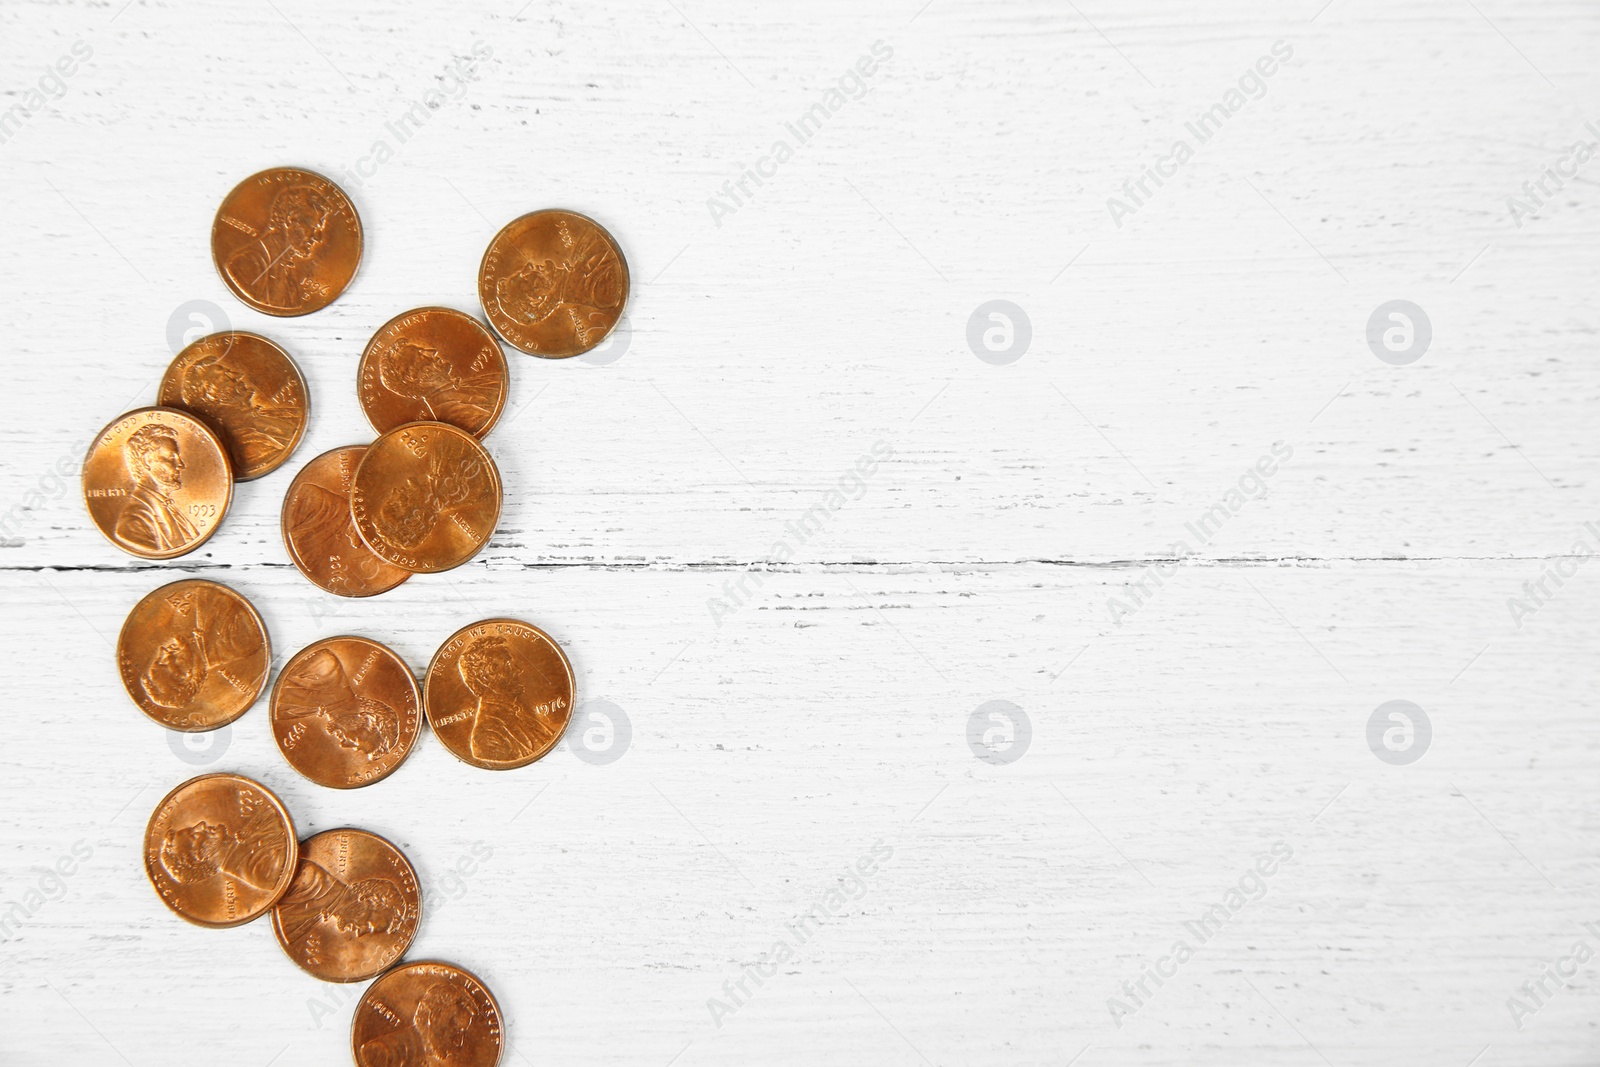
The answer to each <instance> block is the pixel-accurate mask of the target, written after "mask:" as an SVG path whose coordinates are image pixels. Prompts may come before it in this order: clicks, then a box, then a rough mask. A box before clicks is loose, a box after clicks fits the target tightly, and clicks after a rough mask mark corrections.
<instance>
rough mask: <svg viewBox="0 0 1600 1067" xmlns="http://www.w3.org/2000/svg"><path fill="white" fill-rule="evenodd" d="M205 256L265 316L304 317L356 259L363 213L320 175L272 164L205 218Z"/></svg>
mask: <svg viewBox="0 0 1600 1067" xmlns="http://www.w3.org/2000/svg"><path fill="white" fill-rule="evenodd" d="M211 261H212V262H213V263H215V264H216V265H217V273H218V274H221V275H222V280H223V281H224V282H226V283H227V286H228V288H229V289H231V290H233V295H234V296H236V297H238V298H239V299H240V300H243V301H244V302H245V303H246V304H249V305H250V306H251V307H253V308H255V309H256V310H257V311H261V312H265V313H266V314H268V315H309V314H310V313H311V312H313V311H317V310H319V309H321V308H325V307H327V306H328V305H329V304H331V303H333V302H334V300H335V299H337V298H338V296H339V294H340V293H342V292H344V290H345V286H347V285H349V284H350V279H351V278H353V277H355V274H356V267H357V265H359V264H360V262H361V219H360V217H359V216H358V215H356V209H355V205H354V204H352V203H350V198H349V197H348V196H346V195H345V194H344V190H343V189H340V188H339V187H338V186H337V185H335V184H333V183H332V182H331V181H329V180H328V179H326V178H324V177H323V176H322V175H320V174H314V173H312V172H311V171H309V170H299V169H297V168H293V167H275V168H273V169H272V170H264V171H262V172H261V173H260V174H252V175H251V176H250V177H248V178H246V179H245V180H244V181H242V182H240V183H239V184H238V185H236V186H234V187H233V191H232V192H230V193H229V194H228V195H227V196H226V197H225V198H224V199H223V201H222V206H221V207H220V208H218V209H217V217H216V220H215V221H214V222H212V224H211Z"/></svg>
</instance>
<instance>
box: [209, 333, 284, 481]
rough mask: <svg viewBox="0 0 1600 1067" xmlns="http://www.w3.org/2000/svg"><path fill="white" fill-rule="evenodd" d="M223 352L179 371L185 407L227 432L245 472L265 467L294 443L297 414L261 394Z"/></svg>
mask: <svg viewBox="0 0 1600 1067" xmlns="http://www.w3.org/2000/svg"><path fill="white" fill-rule="evenodd" d="M226 355H227V353H226V351H225V350H224V351H223V352H219V353H217V354H215V355H210V356H203V357H201V358H200V359H198V360H196V361H195V362H194V363H193V364H191V365H190V366H189V368H188V369H187V370H186V371H184V372H183V385H182V387H181V389H180V395H181V396H182V398H183V404H184V406H185V407H187V408H190V409H191V410H194V411H198V412H199V413H200V414H202V415H206V416H209V417H210V418H211V420H212V421H213V422H217V423H223V424H225V425H227V426H228V427H229V431H230V432H229V436H230V438H231V441H232V444H233V445H234V446H235V447H236V448H237V449H238V450H239V458H241V459H243V460H244V467H245V469H246V470H248V469H250V468H252V467H256V466H258V465H259V464H262V463H264V462H266V461H267V460H269V459H271V458H272V457H274V456H276V455H277V454H278V453H280V452H282V451H283V449H284V448H285V447H286V446H287V445H288V444H289V442H290V441H292V440H294V437H295V434H297V433H298V432H299V430H300V422H301V415H300V412H299V410H298V409H296V408H295V407H293V406H292V405H285V404H279V403H277V402H275V401H274V400H272V399H271V398H270V397H268V396H265V395H263V393H262V391H261V390H260V389H258V388H257V387H256V384H255V383H254V382H252V381H251V380H250V378H249V376H248V375H247V374H246V373H245V372H244V371H243V370H241V369H240V368H238V367H235V366H232V365H230V364H229V363H227V362H226V361H225V357H226Z"/></svg>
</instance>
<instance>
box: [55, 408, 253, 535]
mask: <svg viewBox="0 0 1600 1067" xmlns="http://www.w3.org/2000/svg"><path fill="white" fill-rule="evenodd" d="M83 500H84V504H85V505H86V506H87V507H88V509H89V517H90V518H91V519H93V520H94V524H95V526H96V527H98V528H99V530H100V532H101V533H103V534H105V535H106V539H107V540H109V541H110V542H111V543H112V544H114V545H116V546H117V547H118V548H120V549H122V550H123V551H124V552H128V553H131V554H133V555H135V556H141V557H143V558H144V559H172V558H173V557H174V556H181V555H183V554H185V553H187V552H193V551H194V550H195V549H197V548H199V547H200V546H201V545H203V544H205V542H206V539H207V538H209V537H210V536H211V535H212V534H214V533H216V532H217V527H218V526H219V525H221V523H222V517H223V516H224V515H226V514H227V513H228V504H229V503H230V502H231V501H232V500H233V468H232V465H231V464H230V463H229V462H228V454H227V452H226V451H225V450H224V448H223V445H222V440H221V439H220V438H219V437H217V435H216V434H215V433H213V432H211V429H210V428H209V427H207V426H206V424H205V423H203V422H201V421H200V420H199V419H197V418H195V417H194V416H193V415H191V414H189V413H188V412H186V411H179V410H177V409H176V408H139V409H138V410H137V411H130V412H128V413H127V414H126V415H122V416H120V417H119V418H117V419H116V421H114V422H112V423H111V425H109V426H107V427H106V428H105V429H103V430H101V431H100V433H99V434H98V435H97V436H96V437H95V439H94V443H93V444H92V445H90V446H89V455H88V456H87V457H86V458H85V459H84V461H83Z"/></svg>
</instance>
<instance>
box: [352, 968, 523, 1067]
mask: <svg viewBox="0 0 1600 1067" xmlns="http://www.w3.org/2000/svg"><path fill="white" fill-rule="evenodd" d="M504 1042H505V1023H504V1022H503V1021H502V1019H501V1016H500V1005H499V1004H498V1003H497V1002H496V1001H495V999H494V994H492V993H490V992H489V989H488V987H487V986H485V985H484V984H483V983H482V982H481V981H479V980H478V976H477V975H475V974H473V973H472V972H471V971H467V970H463V969H462V968H460V967H457V966H456V965H455V964H453V963H443V962H440V961H439V960H426V961H424V962H420V963H403V964H401V965H400V966H398V967H395V968H394V969H393V970H390V971H387V972H385V973H384V974H382V975H381V976H379V978H378V980H377V981H375V982H373V983H372V985H370V986H368V987H367V991H366V993H364V994H363V995H362V997H361V1002H360V1003H359V1004H357V1005H356V1012H355V1017H354V1018H353V1019H352V1020H351V1021H350V1050H351V1052H353V1053H354V1054H355V1058H356V1064H357V1067H401V1065H410V1064H418V1065H421V1064H449V1065H450V1067H495V1065H496V1064H498V1063H499V1062H500V1049H501V1046H502V1045H503V1044H504Z"/></svg>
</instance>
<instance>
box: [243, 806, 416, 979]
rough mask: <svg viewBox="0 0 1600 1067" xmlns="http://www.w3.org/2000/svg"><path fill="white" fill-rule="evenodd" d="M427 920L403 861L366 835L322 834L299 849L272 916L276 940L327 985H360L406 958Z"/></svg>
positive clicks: (413, 879) (392, 849) (408, 866)
mask: <svg viewBox="0 0 1600 1067" xmlns="http://www.w3.org/2000/svg"><path fill="white" fill-rule="evenodd" d="M421 913H422V892H421V890H420V889H419V888H418V886H417V872H416V871H414V870H413V869H412V868H411V864H410V862H409V861H408V860H407V859H406V857H405V853H403V852H401V851H400V850H399V849H398V848H396V847H394V845H392V844H390V843H389V842H388V841H385V840H384V839H383V838H381V837H379V836H378V835H377V834H370V833H368V832H367V831H365V830H353V829H349V828H346V829H343V830H324V831H323V832H322V833H320V834H314V835H313V836H311V837H308V838H306V840H304V841H302V842H300V869H299V870H298V871H297V872H295V876H294V880H293V881H291V882H290V883H289V891H288V892H287V893H285V894H284V895H283V899H282V900H279V901H278V905H277V907H275V908H273V909H272V932H273V933H275V934H277V935H278V944H279V945H281V946H283V951H284V952H286V953H288V954H289V958H290V959H292V960H294V961H295V963H297V964H299V965H300V967H301V968H302V969H303V970H305V971H308V972H310V973H311V974H314V975H316V976H317V977H318V978H320V979H322V980H323V981H324V982H362V981H365V980H366V979H368V978H372V977H374V976H376V975H379V974H382V973H383V972H384V971H385V970H387V969H388V968H389V967H392V966H393V965H394V962H395V961H396V960H398V959H399V958H400V957H401V956H403V955H405V952H406V949H408V948H410V947H411V939H412V938H414V937H416V936H417V922H418V919H419V918H420V916H421Z"/></svg>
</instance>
